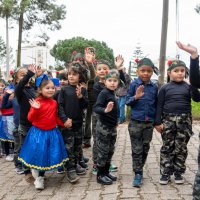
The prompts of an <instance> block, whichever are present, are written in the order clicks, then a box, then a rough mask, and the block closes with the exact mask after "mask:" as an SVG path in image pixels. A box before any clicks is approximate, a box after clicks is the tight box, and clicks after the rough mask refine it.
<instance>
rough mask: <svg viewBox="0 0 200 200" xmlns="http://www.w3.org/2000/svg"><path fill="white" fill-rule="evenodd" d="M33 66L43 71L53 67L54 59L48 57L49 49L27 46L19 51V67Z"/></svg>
mask: <svg viewBox="0 0 200 200" xmlns="http://www.w3.org/2000/svg"><path fill="white" fill-rule="evenodd" d="M29 64H35V65H40V66H41V67H42V68H43V69H49V66H54V65H55V58H54V57H52V56H51V55H50V48H49V47H46V46H35V45H29V46H28V45H27V46H24V47H22V49H21V66H23V65H29Z"/></svg>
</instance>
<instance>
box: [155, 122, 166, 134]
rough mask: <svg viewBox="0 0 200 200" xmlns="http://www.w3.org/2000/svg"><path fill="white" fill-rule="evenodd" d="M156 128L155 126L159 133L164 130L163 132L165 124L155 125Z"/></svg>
mask: <svg viewBox="0 0 200 200" xmlns="http://www.w3.org/2000/svg"><path fill="white" fill-rule="evenodd" d="M154 128H155V129H156V130H157V131H158V132H159V133H162V132H163V129H164V125H163V124H161V125H158V126H155V127H154Z"/></svg>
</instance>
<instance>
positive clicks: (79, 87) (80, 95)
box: [76, 84, 83, 99]
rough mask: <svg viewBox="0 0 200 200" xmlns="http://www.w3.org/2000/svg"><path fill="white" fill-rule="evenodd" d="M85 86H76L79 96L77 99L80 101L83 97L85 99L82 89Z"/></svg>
mask: <svg viewBox="0 0 200 200" xmlns="http://www.w3.org/2000/svg"><path fill="white" fill-rule="evenodd" d="M82 87H83V86H82V85H81V84H80V85H77V86H76V95H77V97H78V98H79V99H81V98H82V97H83V95H82V93H81V88H82Z"/></svg>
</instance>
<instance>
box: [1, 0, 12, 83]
mask: <svg viewBox="0 0 200 200" xmlns="http://www.w3.org/2000/svg"><path fill="white" fill-rule="evenodd" d="M0 2H1V5H0V17H2V18H5V19H6V76H7V77H6V78H7V79H8V78H9V65H10V64H9V58H10V54H9V33H8V29H9V28H8V23H9V21H8V19H9V17H10V16H11V15H12V12H13V8H14V5H15V4H16V1H15V0H1V1H0Z"/></svg>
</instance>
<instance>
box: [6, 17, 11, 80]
mask: <svg viewBox="0 0 200 200" xmlns="http://www.w3.org/2000/svg"><path fill="white" fill-rule="evenodd" d="M9 60H10V51H9V34H8V15H6V79H7V80H8V79H9V71H10V63H9V62H10V61H9Z"/></svg>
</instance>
